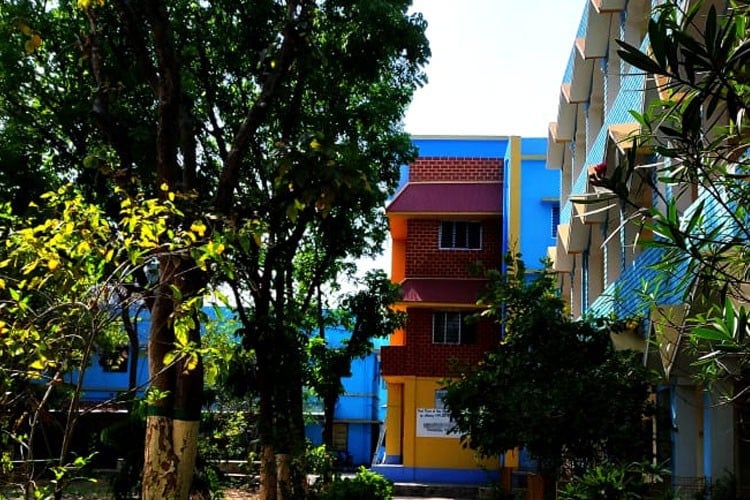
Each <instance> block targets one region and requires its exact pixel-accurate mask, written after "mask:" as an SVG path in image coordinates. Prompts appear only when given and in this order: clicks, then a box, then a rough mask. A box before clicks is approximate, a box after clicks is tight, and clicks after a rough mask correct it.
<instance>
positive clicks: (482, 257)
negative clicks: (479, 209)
mask: <svg viewBox="0 0 750 500" xmlns="http://www.w3.org/2000/svg"><path fill="white" fill-rule="evenodd" d="M446 220H450V217H446ZM406 234H407V237H406V274H405V276H406V277H407V278H439V277H443V278H467V277H471V275H470V274H469V272H468V269H469V266H470V265H472V264H475V263H476V262H477V261H481V262H482V263H484V265H485V266H486V267H489V268H498V267H500V263H501V249H500V238H501V232H500V220H499V219H490V220H486V221H483V222H482V248H481V249H480V250H463V249H461V250H457V249H441V248H439V247H440V241H439V239H438V236H439V234H440V221H439V220H432V219H410V220H409V221H407V233H406Z"/></svg>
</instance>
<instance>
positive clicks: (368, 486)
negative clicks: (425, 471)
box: [316, 467, 393, 500]
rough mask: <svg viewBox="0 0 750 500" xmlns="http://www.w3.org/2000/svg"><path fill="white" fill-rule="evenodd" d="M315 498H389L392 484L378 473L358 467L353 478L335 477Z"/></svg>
mask: <svg viewBox="0 0 750 500" xmlns="http://www.w3.org/2000/svg"><path fill="white" fill-rule="evenodd" d="M316 498H317V499H318V500H352V499H357V500H390V499H391V498H393V485H392V484H391V482H390V481H389V480H387V479H386V478H384V477H383V476H381V475H380V474H378V473H376V472H372V471H369V470H367V469H365V468H364V467H360V468H359V469H358V470H357V473H356V475H355V476H354V477H353V478H341V477H337V478H336V479H335V480H334V481H333V482H332V483H331V484H330V485H329V486H328V487H327V488H326V489H325V490H324V491H323V492H321V493H319V494H318V495H317V497H316Z"/></svg>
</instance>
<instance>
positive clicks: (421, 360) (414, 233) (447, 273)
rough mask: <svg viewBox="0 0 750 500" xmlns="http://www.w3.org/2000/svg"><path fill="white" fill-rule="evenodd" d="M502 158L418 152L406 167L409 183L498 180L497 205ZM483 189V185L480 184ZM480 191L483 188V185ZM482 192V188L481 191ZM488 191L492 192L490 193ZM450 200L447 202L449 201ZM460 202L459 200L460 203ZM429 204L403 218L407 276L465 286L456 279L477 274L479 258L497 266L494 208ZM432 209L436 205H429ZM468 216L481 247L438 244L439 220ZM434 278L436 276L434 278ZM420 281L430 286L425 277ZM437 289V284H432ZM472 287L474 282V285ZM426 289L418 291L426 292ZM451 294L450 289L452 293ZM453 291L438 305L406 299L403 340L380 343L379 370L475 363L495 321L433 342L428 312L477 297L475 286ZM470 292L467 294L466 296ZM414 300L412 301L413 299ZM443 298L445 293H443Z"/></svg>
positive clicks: (444, 370) (432, 370) (445, 372)
mask: <svg viewBox="0 0 750 500" xmlns="http://www.w3.org/2000/svg"><path fill="white" fill-rule="evenodd" d="M502 172H503V162H502V159H497V158H495V159H488V158H434V157H433V158H420V159H417V160H416V161H415V162H414V163H413V164H412V165H411V166H410V169H409V182H410V183H430V182H434V183H450V182H454V183H457V184H458V183H469V186H471V184H470V183H482V184H481V186H483V188H481V189H484V187H486V186H487V185H488V183H494V184H496V186H497V190H498V191H497V194H496V196H498V197H500V199H499V200H498V204H497V206H498V207H502V198H501V197H502V184H501V183H502V175H503V174H502ZM473 189H474V188H472V187H468V188H467V191H466V192H465V193H462V196H469V197H470V196H471V195H472V192H475V193H479V192H480V188H478V187H477V188H476V189H475V190H473ZM485 191H486V189H485ZM482 193H485V192H484V191H482ZM485 195H486V193H485ZM490 195H491V194H490ZM448 206H450V205H448ZM459 206H460V205H459ZM428 207H429V204H426V205H425V211H424V212H420V208H421V205H420V206H419V207H417V206H410V207H409V208H410V209H411V210H412V211H413V213H414V214H415V215H414V216H413V218H412V217H409V215H408V214H404V215H402V217H404V218H406V221H405V223H406V230H405V234H406V242H405V245H404V247H405V248H403V249H402V250H400V251H402V252H403V254H401V257H400V258H403V261H402V262H403V263H404V270H403V276H404V278H405V279H406V280H409V279H415V280H418V279H421V278H428V279H439V281H440V285H437V284H436V285H435V286H441V287H445V286H446V280H448V281H449V282H451V281H453V280H455V284H456V286H452V284H451V283H448V285H447V286H452V289H453V290H461V289H467V287H462V286H460V285H463V284H465V283H466V282H465V280H467V279H476V276H474V275H472V273H471V270H470V268H471V267H472V266H473V265H474V264H476V263H478V262H481V263H483V265H484V266H485V267H487V268H499V267H500V263H501V254H502V242H501V239H502V229H501V217H502V216H501V215H500V214H499V213H498V212H497V209H489V208H488V209H486V210H484V211H482V212H481V213H480V215H477V216H468V215H466V214H465V213H456V215H455V217H451V214H450V213H447V214H446V213H444V212H442V211H439V210H436V211H435V215H434V216H430V215H429V214H430V213H432V212H431V209H430V208H428ZM432 210H435V209H434V208H432ZM456 220H468V221H476V222H481V223H482V235H481V248H480V249H464V248H461V249H441V248H440V224H441V222H442V221H456ZM436 283H437V281H436ZM420 286H429V280H428V281H426V282H422V283H421V284H420ZM436 290H437V289H436ZM474 290H476V287H475V288H474ZM428 295H429V294H426V293H424V294H421V295H419V294H418V297H419V296H421V297H425V296H428ZM454 295H455V294H454ZM460 295H461V293H459V294H458V295H457V296H456V297H454V298H451V299H450V300H449V302H450V303H445V305H440V304H442V302H441V303H440V304H438V305H436V304H435V303H432V302H429V301H427V302H419V298H416V299H409V302H408V303H407V304H406V305H407V310H406V312H407V318H408V319H407V323H406V327H405V329H404V345H401V346H389V347H384V348H383V350H382V357H381V359H382V373H383V375H386V376H388V375H406V376H418V377H449V376H451V375H455V374H454V373H452V372H451V369H452V367H453V366H454V365H455V363H454V362H457V363H459V364H461V363H463V364H466V363H469V364H474V363H477V362H479V361H480V360H481V359H482V357H483V356H484V353H485V352H487V351H488V350H490V349H492V347H493V346H494V344H495V342H497V340H498V327H497V325H495V324H494V323H492V322H490V321H487V320H481V321H479V322H478V323H477V324H476V339H475V341H474V342H473V343H467V344H458V345H456V344H439V343H438V344H434V343H433V339H432V323H433V314H434V313H435V312H439V311H451V310H453V311H455V310H456V307H457V306H460V307H461V309H462V310H464V311H466V310H468V309H467V306H468V307H471V306H473V305H474V304H475V303H476V300H477V297H476V296H475V295H476V292H475V291H474V292H467V293H466V295H467V296H466V297H460ZM469 295H470V296H469ZM412 300H413V301H412ZM444 300H447V299H444Z"/></svg>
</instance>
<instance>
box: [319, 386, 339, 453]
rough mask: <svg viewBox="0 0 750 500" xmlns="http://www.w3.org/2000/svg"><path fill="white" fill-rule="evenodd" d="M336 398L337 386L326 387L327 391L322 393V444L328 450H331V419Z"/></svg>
mask: <svg viewBox="0 0 750 500" xmlns="http://www.w3.org/2000/svg"><path fill="white" fill-rule="evenodd" d="M338 400H339V391H338V387H335V388H334V389H333V390H331V389H328V390H327V393H326V394H324V395H323V444H324V445H326V448H327V449H328V450H329V451H330V450H333V419H334V416H335V415H334V414H335V412H336V402H337V401H338Z"/></svg>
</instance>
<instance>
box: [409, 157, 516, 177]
mask: <svg viewBox="0 0 750 500" xmlns="http://www.w3.org/2000/svg"><path fill="white" fill-rule="evenodd" d="M502 181H503V160H502V159H501V158H417V160H416V161H415V162H414V163H412V164H411V165H410V167H409V182H502Z"/></svg>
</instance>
